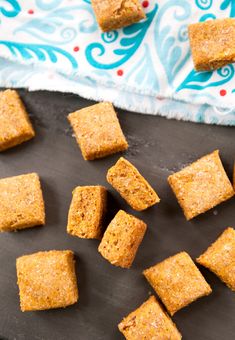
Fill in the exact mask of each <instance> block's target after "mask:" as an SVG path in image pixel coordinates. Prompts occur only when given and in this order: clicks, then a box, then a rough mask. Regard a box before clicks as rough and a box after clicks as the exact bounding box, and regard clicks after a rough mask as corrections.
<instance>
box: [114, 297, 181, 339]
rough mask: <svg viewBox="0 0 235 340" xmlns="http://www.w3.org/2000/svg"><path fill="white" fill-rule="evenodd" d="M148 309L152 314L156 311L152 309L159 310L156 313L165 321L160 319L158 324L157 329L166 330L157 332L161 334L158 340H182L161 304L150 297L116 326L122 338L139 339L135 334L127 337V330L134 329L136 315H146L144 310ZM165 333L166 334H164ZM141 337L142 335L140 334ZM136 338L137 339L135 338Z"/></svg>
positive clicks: (145, 321)
mask: <svg viewBox="0 0 235 340" xmlns="http://www.w3.org/2000/svg"><path fill="white" fill-rule="evenodd" d="M148 307H152V308H150V310H149V312H151V313H154V314H156V312H157V311H156V310H154V307H155V308H156V307H157V308H158V309H159V311H158V313H161V314H162V319H165V320H162V319H161V322H160V323H159V328H163V327H164V328H166V329H162V330H159V331H161V332H163V333H162V337H160V334H159V335H158V336H159V338H158V339H159V340H160V339H162V340H163V339H168V338H169V339H172V340H173V339H174V340H180V339H182V336H181V334H180V332H179V331H178V329H177V327H176V325H175V323H174V322H173V320H172V319H171V318H170V316H169V315H168V314H167V313H166V312H165V311H164V309H163V308H162V306H161V304H160V303H159V302H158V301H157V299H156V298H155V297H154V296H153V295H152V296H150V297H149V298H148V300H146V301H145V302H144V303H142V305H140V306H139V307H138V308H137V309H135V310H134V311H132V312H131V313H130V314H129V315H127V316H126V317H124V318H123V320H122V321H121V322H120V323H119V324H118V329H119V331H120V332H121V333H122V334H123V335H124V337H125V338H126V339H127V340H137V339H140V338H139V334H136V335H134V336H132V335H129V331H128V329H130V328H132V327H133V328H135V320H136V318H137V317H138V315H140V316H142V314H145V313H146V311H145V308H146V309H147V308H148ZM146 314H147V313H146ZM156 317H157V316H156ZM141 319H142V320H143V321H144V323H145V325H147V323H148V320H145V319H143V318H141ZM167 324H168V325H167ZM154 327H155V326H154ZM166 331H167V332H168V334H166ZM169 332H171V334H169ZM172 333H175V334H172ZM141 335H143V334H141ZM137 336H138V338H137ZM146 336H147V334H144V339H147V338H146ZM171 336H174V338H173V337H171ZM154 339H155V338H154Z"/></svg>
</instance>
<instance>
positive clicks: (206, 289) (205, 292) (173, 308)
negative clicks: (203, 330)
mask: <svg viewBox="0 0 235 340" xmlns="http://www.w3.org/2000/svg"><path fill="white" fill-rule="evenodd" d="M179 257H184V258H185V259H187V261H188V265H190V266H191V269H192V270H193V272H194V273H196V274H197V275H198V276H199V277H200V280H201V283H202V284H203V285H204V290H203V291H202V292H201V293H200V294H197V296H196V297H194V298H193V299H189V300H188V301H183V302H181V303H180V304H179V303H178V304H177V306H176V305H175V303H174V305H172V304H171V303H169V301H168V300H169V299H168V298H166V297H165V293H164V294H162V293H161V292H160V289H159V287H158V280H156V279H155V278H154V277H152V273H153V275H155V273H154V272H155V270H156V268H157V267H159V266H160V267H162V266H164V265H165V264H168V263H169V264H168V265H169V266H172V264H171V261H172V260H173V259H176V258H179ZM164 270H165V269H164V268H163V269H161V271H164ZM143 275H144V276H145V278H146V280H147V281H148V282H149V284H150V285H151V286H152V287H153V289H154V290H155V291H156V293H157V294H158V295H159V297H160V299H161V300H162V302H163V303H164V305H165V306H166V308H167V310H168V312H169V313H170V315H171V316H173V315H174V314H175V313H176V312H177V311H179V310H180V309H182V308H185V307H187V306H188V305H190V304H191V303H193V302H194V301H196V300H198V299H199V298H201V297H204V296H207V295H209V294H211V293H212V289H211V287H210V285H209V284H208V282H207V281H206V280H205V278H204V276H203V275H202V273H201V272H200V270H199V269H198V267H197V266H196V265H195V263H194V262H193V260H192V258H191V257H190V256H189V254H188V253H186V252H184V251H182V252H180V253H177V254H175V255H173V256H170V257H168V258H166V259H165V260H163V261H161V262H159V263H157V264H155V265H154V266H151V267H149V268H147V269H145V270H144V271H143ZM186 279H187V278H186ZM182 283H183V280H182Z"/></svg>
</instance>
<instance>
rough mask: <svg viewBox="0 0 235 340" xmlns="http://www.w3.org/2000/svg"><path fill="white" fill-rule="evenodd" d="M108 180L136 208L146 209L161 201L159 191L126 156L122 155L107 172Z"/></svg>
mask: <svg viewBox="0 0 235 340" xmlns="http://www.w3.org/2000/svg"><path fill="white" fill-rule="evenodd" d="M107 181H108V182H109V184H111V185H112V186H113V187H114V189H116V190H117V191H118V192H119V194H120V195H121V196H122V197H123V198H124V199H125V200H126V201H127V203H128V204H129V205H130V206H131V207H132V208H133V209H135V210H139V211H141V210H145V209H147V208H149V207H151V206H152V205H154V204H156V203H158V202H160V199H159V197H158V195H157V193H156V192H155V191H154V190H153V188H152V187H151V186H150V184H149V183H148V182H147V181H146V180H145V178H144V177H143V176H142V175H141V174H140V173H139V171H138V170H137V169H136V168H135V167H134V166H133V165H132V164H131V163H130V162H129V161H127V160H126V159H125V158H123V157H121V158H119V160H118V161H117V163H116V164H115V165H114V166H112V167H111V168H110V169H109V170H108V173H107Z"/></svg>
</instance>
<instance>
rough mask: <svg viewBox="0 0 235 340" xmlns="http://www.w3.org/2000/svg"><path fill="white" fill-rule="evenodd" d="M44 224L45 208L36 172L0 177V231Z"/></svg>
mask: <svg viewBox="0 0 235 340" xmlns="http://www.w3.org/2000/svg"><path fill="white" fill-rule="evenodd" d="M41 224H45V208H44V201H43V196H42V190H41V185H40V180H39V177H38V175H37V174H36V173H31V174H26V175H19V176H15V177H8V178H2V179H0V231H12V230H16V229H24V228H29V227H33V226H37V225H41Z"/></svg>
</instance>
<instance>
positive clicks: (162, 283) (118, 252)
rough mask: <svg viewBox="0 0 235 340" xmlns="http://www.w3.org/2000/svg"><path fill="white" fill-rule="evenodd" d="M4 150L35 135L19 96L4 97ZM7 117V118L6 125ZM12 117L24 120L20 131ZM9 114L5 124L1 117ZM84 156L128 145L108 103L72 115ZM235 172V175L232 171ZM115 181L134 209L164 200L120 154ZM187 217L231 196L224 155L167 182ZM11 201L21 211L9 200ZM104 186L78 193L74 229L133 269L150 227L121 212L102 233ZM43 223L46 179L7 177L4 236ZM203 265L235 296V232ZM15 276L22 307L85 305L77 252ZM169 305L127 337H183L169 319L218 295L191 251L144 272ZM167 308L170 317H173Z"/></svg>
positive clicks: (0, 195) (47, 257) (130, 324)
mask: <svg viewBox="0 0 235 340" xmlns="http://www.w3.org/2000/svg"><path fill="white" fill-rule="evenodd" d="M0 113H3V114H2V115H0V122H1V119H2V120H3V122H4V132H3V131H1V129H0V147H1V151H3V150H5V149H7V148H9V147H12V146H15V145H16V144H19V143H21V142H22V141H26V140H28V139H29V138H31V137H33V136H34V130H33V127H32V125H31V123H30V121H29V118H28V115H27V113H26V110H25V108H24V105H23V103H22V102H21V100H20V98H19V96H18V95H17V93H16V92H15V91H10V90H7V91H5V92H3V93H1V94H0ZM8 116H9V117H10V118H9V119H8ZM12 116H15V117H16V116H17V117H18V120H17V126H16V127H15V128H14V124H15V123H14V121H13V120H12V119H11V117H12ZM1 117H2V118H1ZM68 120H69V122H70V123H71V125H72V127H73V129H74V133H75V136H76V139H77V142H78V144H79V146H80V148H81V152H82V155H83V157H84V159H85V160H94V159H96V158H101V157H105V156H108V155H111V154H113V153H116V152H119V151H125V150H126V149H127V148H128V143H127V141H126V138H125V136H124V134H123V132H122V129H121V126H120V123H119V121H118V118H117V114H116V112H115V110H114V108H113V106H112V104H111V103H99V104H96V105H93V106H91V107H88V108H84V109H81V110H78V111H75V112H73V113H71V114H69V115H68ZM234 171H235V169H234ZM106 178H107V181H108V183H109V184H110V185H111V186H112V187H113V188H114V189H115V190H116V191H117V192H118V193H119V194H120V196H121V197H122V198H123V199H124V200H125V201H126V202H127V204H129V206H130V207H131V208H132V209H134V210H136V211H145V210H146V209H148V208H150V207H152V206H153V205H155V204H157V203H159V202H160V198H159V196H158V195H157V193H156V191H155V190H154V189H153V188H152V186H151V185H150V184H149V183H148V181H147V180H146V179H145V178H144V177H143V176H142V175H141V173H140V172H139V171H138V170H137V168H136V167H135V166H134V165H133V164H132V163H131V162H130V161H128V160H127V159H125V158H123V157H121V158H119V160H118V161H117V162H116V164H114V165H113V166H112V167H111V168H110V169H109V170H108V172H107V177H106ZM168 182H169V185H170V186H171V188H172V190H173V192H174V194H175V196H176V198H177V200H178V202H179V204H180V206H181V208H182V209H183V212H184V215H185V217H186V219H187V220H190V219H192V218H195V217H196V216H198V215H199V214H202V213H205V212H206V211H208V210H209V209H212V208H213V207H215V206H216V205H218V204H220V203H222V202H224V201H226V200H228V199H229V198H231V197H233V196H234V188H233V186H232V184H231V183H230V181H229V179H228V177H227V174H226V172H225V170H224V168H223V165H222V162H221V160H220V157H219V152H218V150H216V151H214V152H212V153H211V154H208V155H206V156H204V157H202V158H201V159H199V160H197V161H196V162H194V163H192V164H191V165H188V166H187V167H185V168H184V169H182V170H180V171H179V172H176V173H174V174H172V175H170V176H169V178H168ZM12 202H14V205H13V204H12ZM106 211H107V189H106V188H105V187H104V186H101V185H90V186H78V187H76V188H75V189H74V190H73V193H72V201H71V205H70V208H69V212H68V222H67V233H68V234H70V235H71V236H75V237H79V238H86V239H98V240H99V241H100V243H99V246H98V252H99V253H100V254H101V255H102V256H103V257H104V259H106V260H107V261H109V262H110V263H111V264H112V265H114V266H119V267H122V268H130V267H131V265H132V264H133V261H134V259H135V256H136V254H137V251H138V248H139V246H140V244H141V242H142V240H143V238H144V235H145V233H146V231H147V225H146V223H145V222H144V221H142V220H140V219H139V218H137V217H135V216H134V215H132V214H128V213H127V212H125V211H124V210H119V211H118V213H117V214H116V215H115V216H114V217H113V219H112V220H111V222H110V223H109V225H108V226H107V228H106V230H105V222H104V221H105V214H106ZM43 224H45V207H44V200H43V194H42V189H41V184H40V180H39V176H38V175H37V174H36V173H30V174H23V175H18V176H14V177H9V178H3V179H0V231H2V232H4V231H15V230H18V229H24V228H29V227H34V226H38V225H43ZM196 262H197V263H199V264H200V265H202V266H204V267H206V268H208V269H209V270H211V271H212V272H214V273H215V274H216V275H217V276H218V277H219V278H220V279H221V280H222V281H224V282H225V283H226V284H227V286H228V287H229V288H231V289H232V290H233V291H235V230H234V229H233V228H231V227H230V228H227V229H226V230H225V231H224V232H223V234H222V235H221V236H220V237H219V238H218V239H217V240H216V241H215V242H214V243H213V244H212V245H211V246H210V247H209V248H208V249H207V250H206V251H205V252H204V253H203V254H202V255H200V256H199V257H198V258H197V259H196ZM16 268H17V278H18V285H19V291H20V306H21V310H22V311H35V310H44V309H51V308H60V307H66V306H69V305H72V304H74V303H76V302H77V301H78V287H77V279H76V273H75V258H74V254H73V252H72V251H70V250H51V251H44V252H38V253H35V254H30V255H24V256H21V257H19V258H18V259H17V261H16ZM143 274H144V276H145V278H146V279H147V281H148V282H149V283H150V285H151V286H152V287H153V289H154V291H155V292H156V294H157V295H158V297H159V298H160V300H161V301H162V303H163V305H164V306H165V307H166V310H167V311H166V310H165V309H164V307H163V306H162V305H161V303H160V302H159V301H158V300H156V298H155V297H154V296H151V297H150V298H149V299H148V300H147V301H146V302H144V303H143V304H142V305H141V306H140V307H139V308H137V309H136V310H135V311H133V312H132V313H130V314H129V315H128V316H127V317H125V318H124V319H123V321H121V322H120V324H119V325H118V328H119V330H120V331H121V332H122V333H123V335H124V336H125V338H126V339H128V340H134V339H135V340H139V339H181V334H180V332H179V331H178V330H177V328H176V326H175V324H174V323H173V321H172V320H171V318H170V316H169V315H168V313H169V314H170V315H171V316H173V315H174V314H175V313H176V312H177V311H179V310H180V309H181V308H184V307H186V306H187V305H189V304H190V303H192V302H193V301H195V300H197V299H198V298H200V297H203V296H207V295H209V294H211V293H212V289H211V287H210V285H209V284H208V283H207V282H206V280H205V279H204V277H203V275H202V274H201V272H200V271H199V269H198V268H197V266H196V264H195V263H194V262H193V260H192V259H191V257H190V255H189V254H188V253H186V252H184V251H182V252H180V253H178V254H175V255H173V256H171V257H169V258H167V259H165V260H163V261H162V262H160V263H157V264H155V265H153V266H152V267H150V268H148V269H145V270H144V272H143ZM167 312H168V313H167Z"/></svg>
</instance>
